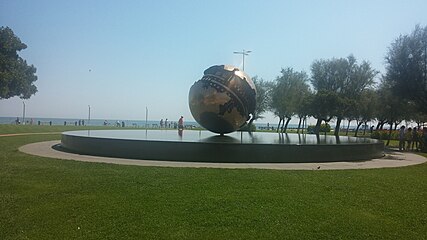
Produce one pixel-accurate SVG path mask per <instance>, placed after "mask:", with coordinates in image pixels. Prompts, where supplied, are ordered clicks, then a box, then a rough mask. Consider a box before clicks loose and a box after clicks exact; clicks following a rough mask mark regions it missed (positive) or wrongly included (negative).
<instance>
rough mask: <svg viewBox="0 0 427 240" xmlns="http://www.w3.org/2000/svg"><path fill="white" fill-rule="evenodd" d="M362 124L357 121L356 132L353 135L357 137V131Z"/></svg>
mask: <svg viewBox="0 0 427 240" xmlns="http://www.w3.org/2000/svg"><path fill="white" fill-rule="evenodd" d="M362 124H363V122H362V121H360V122H358V123H357V127H356V132H355V133H354V136H355V137H357V133H358V132H359V128H360V125H362Z"/></svg>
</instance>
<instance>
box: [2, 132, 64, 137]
mask: <svg viewBox="0 0 427 240" xmlns="http://www.w3.org/2000/svg"><path fill="white" fill-rule="evenodd" d="M60 133H62V132H40V133H6V134H0V137H14V136H25V135H47V134H60Z"/></svg>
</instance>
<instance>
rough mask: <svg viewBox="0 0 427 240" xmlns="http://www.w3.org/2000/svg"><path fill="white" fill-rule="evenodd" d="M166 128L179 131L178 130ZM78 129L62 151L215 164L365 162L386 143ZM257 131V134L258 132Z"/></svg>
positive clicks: (66, 134) (64, 137) (70, 133)
mask: <svg viewBox="0 0 427 240" xmlns="http://www.w3.org/2000/svg"><path fill="white" fill-rule="evenodd" d="M85 131H87V130H85ZM90 131H91V132H92V133H96V131H106V130H90ZM107 131H126V130H107ZM136 131H141V133H143V132H145V131H146V130H136ZM148 131H158V130H148ZM163 131H175V132H176V130H163ZM76 132H78V131H68V132H63V133H62V136H61V145H60V148H61V150H64V151H68V152H72V153H78V154H84V155H93V156H103V157H118V158H127V159H135V160H138V159H139V160H144V159H152V160H159V161H180V162H212V163H215V162H218V163H308V162H319V163H320V162H338V161H364V160H370V159H374V158H381V157H382V156H384V143H383V142H382V141H378V140H373V139H368V140H369V142H370V143H367V142H363V143H342V144H294V143H291V144H283V143H280V144H266V143H235V142H203V141H200V142H196V141H192V142H189V141H166V140H150V139H124V138H116V137H114V138H106V137H94V136H84V135H76V134H75V133H76ZM81 132H84V131H81ZM73 133H74V134H73ZM254 134H257V133H256V132H255V133H254ZM262 134H277V133H262ZM289 135H294V134H289ZM295 135H296V134H295Z"/></svg>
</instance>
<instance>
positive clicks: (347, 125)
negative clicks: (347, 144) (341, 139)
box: [345, 119, 351, 136]
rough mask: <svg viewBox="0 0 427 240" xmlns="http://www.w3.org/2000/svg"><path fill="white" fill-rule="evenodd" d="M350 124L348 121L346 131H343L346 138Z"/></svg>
mask: <svg viewBox="0 0 427 240" xmlns="http://www.w3.org/2000/svg"><path fill="white" fill-rule="evenodd" d="M350 123H351V120H350V119H349V120H348V124H347V130H346V131H345V135H346V136H348V129H349V128H350Z"/></svg>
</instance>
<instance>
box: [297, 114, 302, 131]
mask: <svg viewBox="0 0 427 240" xmlns="http://www.w3.org/2000/svg"><path fill="white" fill-rule="evenodd" d="M301 122H302V117H300V118H299V123H298V128H297V133H299V129H300V128H301Z"/></svg>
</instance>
